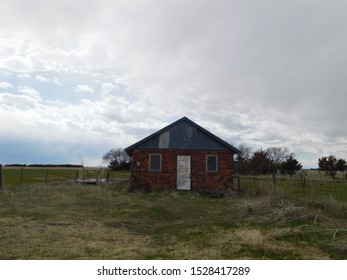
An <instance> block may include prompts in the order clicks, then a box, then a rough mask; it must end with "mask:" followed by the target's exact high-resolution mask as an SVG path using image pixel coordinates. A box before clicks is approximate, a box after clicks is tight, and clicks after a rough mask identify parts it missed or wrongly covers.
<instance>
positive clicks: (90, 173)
mask: <svg viewBox="0 0 347 280" xmlns="http://www.w3.org/2000/svg"><path fill="white" fill-rule="evenodd" d="M2 170H3V171H2V173H3V185H8V186H20V185H29V184H47V183H62V182H67V181H73V180H91V179H92V180H99V181H102V180H111V181H112V180H116V179H128V178H129V172H126V171H125V172H121V171H111V170H109V169H107V168H90V167H84V168H64V167H12V166H11V167H7V166H5V167H3V168H2Z"/></svg>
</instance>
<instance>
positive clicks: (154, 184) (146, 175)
mask: <svg viewBox="0 0 347 280" xmlns="http://www.w3.org/2000/svg"><path fill="white" fill-rule="evenodd" d="M149 154H161V159H162V162H161V163H162V165H161V171H160V172H152V171H149ZM177 155H190V156H191V189H192V190H217V189H225V188H231V187H232V186H233V180H232V175H233V169H234V162H233V153H232V151H229V150H226V151H211V150H208V151H207V150H168V149H135V150H134V151H133V154H132V156H133V166H132V178H131V188H132V189H137V188H143V189H149V190H156V189H171V190H175V189H176V188H177V187H176V172H177ZM206 155H217V156H218V172H206ZM137 163H140V164H137Z"/></svg>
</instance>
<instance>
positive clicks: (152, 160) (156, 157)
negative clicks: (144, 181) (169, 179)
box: [149, 154, 161, 171]
mask: <svg viewBox="0 0 347 280" xmlns="http://www.w3.org/2000/svg"><path fill="white" fill-rule="evenodd" d="M149 171H161V154H150V155H149Z"/></svg>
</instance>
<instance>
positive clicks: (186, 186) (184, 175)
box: [177, 156, 190, 190]
mask: <svg viewBox="0 0 347 280" xmlns="http://www.w3.org/2000/svg"><path fill="white" fill-rule="evenodd" d="M177 189H178V190H190V156H177Z"/></svg>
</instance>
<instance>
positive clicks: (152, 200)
mask: <svg viewBox="0 0 347 280" xmlns="http://www.w3.org/2000/svg"><path fill="white" fill-rule="evenodd" d="M258 183H259V182H258ZM258 185H259V184H258ZM346 218H347V208H346V204H345V202H342V201H338V200H336V199H334V198H333V197H332V196H326V197H325V198H321V197H320V198H319V199H315V198H314V197H313V198H312V199H307V200H302V201H298V200H295V199H293V197H291V196H287V195H285V193H283V192H282V191H280V188H278V189H277V190H276V191H275V192H274V191H273V188H272V186H271V184H270V185H265V183H264V184H263V185H259V186H256V187H255V188H250V187H249V188H245V191H244V192H242V193H241V194H240V195H235V194H234V195H230V196H227V197H223V198H212V197H210V196H209V195H207V194H200V193H195V192H161V193H129V192H128V191H127V185H126V183H122V184H117V185H109V184H108V185H106V184H105V185H78V184H72V183H71V184H67V183H59V184H31V185H23V186H21V187H20V186H16V187H9V186H8V185H7V186H4V189H3V190H2V191H0V236H1V238H0V258H1V259H346V258H347V223H346Z"/></svg>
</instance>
